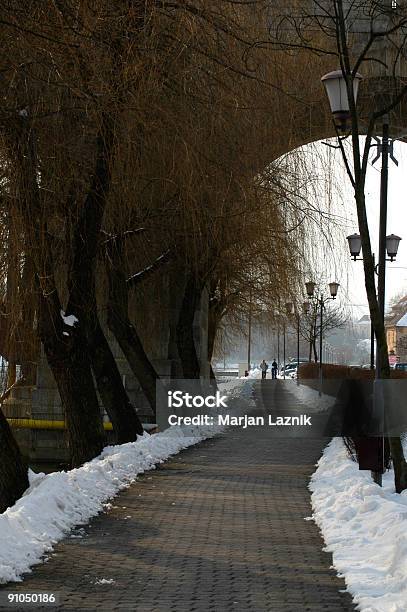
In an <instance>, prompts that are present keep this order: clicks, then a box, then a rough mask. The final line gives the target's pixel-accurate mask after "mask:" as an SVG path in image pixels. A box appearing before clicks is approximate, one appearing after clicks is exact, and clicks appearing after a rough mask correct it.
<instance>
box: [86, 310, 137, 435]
mask: <svg viewBox="0 0 407 612" xmlns="http://www.w3.org/2000/svg"><path fill="white" fill-rule="evenodd" d="M87 337H88V347H89V351H90V359H91V364H92V370H93V373H94V375H95V380H96V385H97V388H98V391H99V394H100V397H101V399H102V403H103V405H104V407H105V408H106V412H107V414H108V415H109V418H110V420H111V422H112V424H113V431H114V432H115V434H116V438H117V442H118V443H119V444H124V443H126V442H133V441H134V440H136V439H137V436H138V435H140V436H142V435H143V425H142V423H141V421H140V419H139V417H138V416H137V413H136V410H135V408H134V406H133V404H132V403H131V402H130V400H129V397H128V395H127V393H126V390H125V388H124V386H123V383H122V378H121V375H120V372H119V369H118V367H117V364H116V361H115V358H114V357H113V353H112V351H111V348H110V346H109V343H108V341H107V340H106V337H105V335H104V332H103V330H102V328H101V326H100V322H99V320H98V319H97V317H95V320H94V321H93V322H92V323H91V324H90V325H89V330H88V331H87Z"/></svg>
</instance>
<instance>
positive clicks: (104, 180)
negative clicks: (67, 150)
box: [67, 113, 143, 444]
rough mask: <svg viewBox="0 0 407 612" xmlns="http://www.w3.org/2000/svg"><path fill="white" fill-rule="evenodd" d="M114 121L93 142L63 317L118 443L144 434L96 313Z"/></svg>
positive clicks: (105, 120) (105, 119)
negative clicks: (84, 348) (72, 319)
mask: <svg viewBox="0 0 407 612" xmlns="http://www.w3.org/2000/svg"><path fill="white" fill-rule="evenodd" d="M114 138H115V119H114V118H113V117H111V116H109V115H108V114H107V113H105V114H104V115H103V117H102V125H101V129H100V133H99V135H98V138H97V155H96V166H95V172H94V176H93V180H92V184H91V186H90V189H89V192H88V194H87V197H86V200H85V202H84V205H83V207H82V211H81V214H80V217H79V219H78V221H77V223H76V225H75V228H74V241H73V243H74V244H73V257H72V261H71V267H70V271H69V279H68V287H69V301H68V306H67V314H73V315H75V316H76V317H77V319H78V320H79V326H81V327H82V329H83V333H84V337H85V338H86V341H87V345H88V349H89V357H90V360H91V366H92V370H93V373H94V375H95V380H96V385H97V388H98V391H99V394H100V397H101V399H102V402H103V405H104V407H105V409H106V412H107V413H108V415H109V418H110V420H111V422H112V424H113V429H114V431H115V434H116V438H117V442H118V443H119V444H123V443H125V442H131V441H134V440H136V439H137V435H138V434H139V435H142V433H143V427H142V424H141V422H140V420H139V418H138V416H137V413H136V410H135V408H134V406H132V404H131V402H130V400H129V398H128V395H127V393H126V391H125V389H124V387H123V384H122V381H121V376H120V372H119V370H118V367H117V364H116V361H115V359H114V357H113V354H112V351H111V349H110V347H109V344H108V342H107V340H106V338H105V335H104V333H103V330H102V328H101V326H100V322H99V319H98V314H97V301H96V261H97V254H98V249H99V237H100V232H101V229H102V221H103V216H104V211H105V208H106V203H107V197H108V194H109V190H110V186H111V163H112V157H113V149H114Z"/></svg>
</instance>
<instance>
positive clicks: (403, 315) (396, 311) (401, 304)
mask: <svg viewBox="0 0 407 612" xmlns="http://www.w3.org/2000/svg"><path fill="white" fill-rule="evenodd" d="M385 326H386V337H387V346H388V349H389V354H390V355H397V357H398V360H399V361H407V296H404V297H403V298H401V300H399V301H398V302H397V303H396V304H394V306H392V309H391V312H390V313H389V314H388V315H387V316H386V319H385Z"/></svg>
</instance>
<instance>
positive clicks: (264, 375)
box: [260, 359, 269, 379]
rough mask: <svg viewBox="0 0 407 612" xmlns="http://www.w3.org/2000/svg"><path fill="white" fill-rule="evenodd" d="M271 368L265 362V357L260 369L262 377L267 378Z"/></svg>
mask: <svg viewBox="0 0 407 612" xmlns="http://www.w3.org/2000/svg"><path fill="white" fill-rule="evenodd" d="M268 369H269V364H268V363H266V362H265V360H264V359H263V361H262V362H261V364H260V370H261V377H262V379H264V378H266V374H267V370H268Z"/></svg>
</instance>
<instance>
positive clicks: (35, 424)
mask: <svg viewBox="0 0 407 612" xmlns="http://www.w3.org/2000/svg"><path fill="white" fill-rule="evenodd" d="M7 421H8V423H9V425H10V427H14V428H16V429H59V430H63V429H66V423H65V421H49V420H46V419H7ZM103 427H104V428H105V430H106V431H112V430H113V426H112V424H111V423H103Z"/></svg>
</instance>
